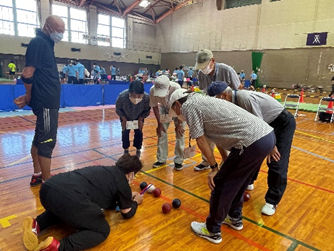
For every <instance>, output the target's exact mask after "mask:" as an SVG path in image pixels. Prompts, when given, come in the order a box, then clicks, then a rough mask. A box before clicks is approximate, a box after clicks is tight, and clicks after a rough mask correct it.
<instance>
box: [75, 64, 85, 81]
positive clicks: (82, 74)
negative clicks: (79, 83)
mask: <svg viewBox="0 0 334 251" xmlns="http://www.w3.org/2000/svg"><path fill="white" fill-rule="evenodd" d="M76 67H77V70H78V76H79V79H84V78H85V66H84V65H83V64H81V63H77V65H76Z"/></svg>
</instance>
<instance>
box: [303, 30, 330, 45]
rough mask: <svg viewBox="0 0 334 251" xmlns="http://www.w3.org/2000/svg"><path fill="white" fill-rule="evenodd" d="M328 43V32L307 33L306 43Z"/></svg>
mask: <svg viewBox="0 0 334 251" xmlns="http://www.w3.org/2000/svg"><path fill="white" fill-rule="evenodd" d="M326 43H327V32H320V33H309V34H307V41H306V45H311V46H315V45H326Z"/></svg>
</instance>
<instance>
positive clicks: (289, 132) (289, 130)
mask: <svg viewBox="0 0 334 251" xmlns="http://www.w3.org/2000/svg"><path fill="white" fill-rule="evenodd" d="M208 94H209V95H210V96H216V97H217V98H222V99H225V100H227V101H230V102H232V103H233V104H235V105H237V106H240V107H241V108H243V109H245V110H246V111H248V112H250V113H252V114H254V115H255V116H257V117H259V118H261V119H263V120H264V121H265V122H267V123H268V124H269V125H270V126H272V127H273V128H274V131H275V136H276V139H277V142H276V146H275V148H274V149H273V151H272V152H271V153H270V155H269V156H268V161H267V164H268V167H269V171H268V191H267V194H266V196H265V200H266V204H265V205H264V206H263V208H262V213H263V214H265V215H273V214H274V213H275V212H276V207H277V205H278V203H279V202H280V201H281V199H282V196H283V194H284V191H285V188H286V184H287V176H288V166H289V157H290V150H291V144H292V139H293V135H294V132H295V129H296V121H295V118H294V117H293V116H292V114H291V113H289V112H288V111H286V110H285V109H284V107H283V106H282V105H281V104H280V103H279V102H278V101H277V100H275V99H274V98H272V97H270V96H269V95H268V94H265V93H262V92H253V91H246V90H238V91H236V90H232V89H231V88H230V87H228V85H227V84H226V83H224V82H214V83H212V84H211V85H210V86H209V88H208ZM257 175H258V172H257V173H256V174H255V175H254V177H253V179H252V180H251V182H250V184H249V185H248V188H247V189H248V190H253V189H254V185H253V183H254V181H255V180H256V178H257Z"/></svg>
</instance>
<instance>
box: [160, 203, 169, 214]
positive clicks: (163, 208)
mask: <svg viewBox="0 0 334 251" xmlns="http://www.w3.org/2000/svg"><path fill="white" fill-rule="evenodd" d="M161 209H162V212H163V213H164V214H168V213H169V212H170V210H172V206H171V205H170V204H169V203H164V204H163V205H162V208H161Z"/></svg>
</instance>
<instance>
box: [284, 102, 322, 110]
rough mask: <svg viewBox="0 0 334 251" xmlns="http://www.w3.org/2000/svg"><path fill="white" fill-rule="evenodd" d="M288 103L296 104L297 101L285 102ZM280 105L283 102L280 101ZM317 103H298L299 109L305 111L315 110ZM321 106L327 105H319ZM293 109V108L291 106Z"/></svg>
mask: <svg viewBox="0 0 334 251" xmlns="http://www.w3.org/2000/svg"><path fill="white" fill-rule="evenodd" d="M286 103H287V104H288V105H289V104H290V105H297V102H290V101H289V102H286ZM281 104H282V105H284V102H281ZM318 106H319V104H312V103H299V109H298V110H300V111H306V112H317V110H318ZM321 107H323V108H327V105H321ZM288 109H289V108H288ZM291 109H294V108H291Z"/></svg>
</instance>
